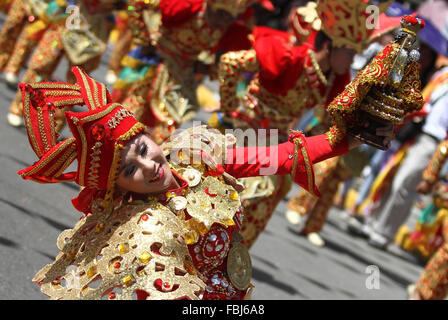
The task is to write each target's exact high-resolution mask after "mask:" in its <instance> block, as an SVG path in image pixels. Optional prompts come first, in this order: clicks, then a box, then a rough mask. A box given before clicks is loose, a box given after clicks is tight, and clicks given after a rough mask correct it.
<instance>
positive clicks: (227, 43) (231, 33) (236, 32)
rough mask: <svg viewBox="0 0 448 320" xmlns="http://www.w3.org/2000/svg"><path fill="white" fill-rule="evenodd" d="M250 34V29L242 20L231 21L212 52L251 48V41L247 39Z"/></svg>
mask: <svg viewBox="0 0 448 320" xmlns="http://www.w3.org/2000/svg"><path fill="white" fill-rule="evenodd" d="M250 34H251V30H250V29H249V28H248V27H247V26H246V25H245V24H244V23H243V22H242V21H237V22H235V23H232V24H231V25H230V27H228V28H227V31H226V33H225V34H224V36H223V37H222V38H221V40H219V43H218V45H217V46H216V47H215V48H213V49H212V52H217V51H219V52H221V53H225V52H229V51H240V50H249V49H250V48H252V43H251V42H250V40H249V35H250Z"/></svg>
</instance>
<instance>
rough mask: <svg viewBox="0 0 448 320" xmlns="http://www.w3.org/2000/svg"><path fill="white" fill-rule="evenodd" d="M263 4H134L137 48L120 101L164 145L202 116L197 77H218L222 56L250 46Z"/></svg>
mask: <svg viewBox="0 0 448 320" xmlns="http://www.w3.org/2000/svg"><path fill="white" fill-rule="evenodd" d="M257 2H259V1H257V0H188V1H176V0H160V1H149V2H148V1H142V0H132V1H130V7H131V8H132V10H131V11H129V12H130V25H131V26H132V28H133V30H134V42H135V43H134V45H135V47H134V48H133V49H132V50H131V52H130V53H129V55H128V57H126V58H125V59H124V61H123V62H124V63H125V64H126V65H125V67H127V68H125V69H124V70H123V72H122V73H121V75H120V76H119V78H118V80H117V82H116V84H115V85H114V92H113V97H114V99H117V101H120V102H123V104H125V105H126V107H127V108H128V109H129V110H130V111H132V112H133V113H134V115H135V117H136V118H137V119H138V120H139V121H142V122H144V123H145V124H147V125H148V126H150V127H151V128H154V130H153V138H154V139H155V140H156V141H157V142H158V143H161V142H163V141H164V140H165V139H166V138H167V137H169V135H170V134H171V133H173V132H174V130H175V129H176V128H178V127H179V126H180V125H181V124H182V123H184V122H186V121H189V120H191V119H192V118H193V116H194V115H195V114H196V111H197V109H198V102H197V96H196V89H197V85H198V80H197V75H198V74H211V75H212V77H213V75H214V74H215V73H216V70H215V69H216V68H215V61H217V57H219V55H220V54H221V53H222V52H226V51H229V50H241V49H246V48H249V47H250V42H249V40H248V38H247V36H248V35H249V34H250V31H251V29H252V24H253V22H252V20H251V19H252V9H251V6H252V5H253V4H255V3H257ZM262 2H263V3H264V5H265V6H268V7H269V8H272V5H271V4H270V2H269V1H262ZM157 19H158V20H160V23H159V24H157V23H154V21H156V20H157Z"/></svg>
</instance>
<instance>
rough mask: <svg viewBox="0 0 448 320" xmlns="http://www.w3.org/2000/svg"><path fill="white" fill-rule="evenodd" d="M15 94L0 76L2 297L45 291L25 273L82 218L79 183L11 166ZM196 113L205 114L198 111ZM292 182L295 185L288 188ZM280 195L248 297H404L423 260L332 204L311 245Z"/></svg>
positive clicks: (22, 151) (22, 148)
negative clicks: (357, 232)
mask: <svg viewBox="0 0 448 320" xmlns="http://www.w3.org/2000/svg"><path fill="white" fill-rule="evenodd" d="M1 23H2V21H0V24H1ZM109 52H110V50H109V51H108V52H107V54H106V55H105V56H104V59H103V63H102V64H101V67H100V68H99V69H98V70H97V71H96V72H95V73H93V76H94V77H95V78H96V79H98V80H104V77H105V74H106V71H107V61H108V58H109V55H108V53H109ZM66 68H67V64H66V62H65V61H64V62H63V63H61V65H60V67H59V68H58V70H57V73H56V75H55V77H57V78H59V79H63V80H64V79H65V71H66ZM14 94H15V91H12V90H11V89H9V88H7V86H6V85H5V83H4V81H3V78H1V81H0V105H1V106H0V108H1V111H2V114H3V116H2V117H0V137H1V142H0V167H1V168H2V169H1V175H0V299H2V300H7V299H8V300H9V299H13V300H16V299H26V300H28V299H46V297H45V296H44V295H43V294H41V293H40V290H39V288H38V286H37V285H35V284H33V283H32V282H31V279H32V277H33V276H34V274H35V273H36V272H37V271H38V270H39V269H41V268H42V267H43V266H45V265H46V264H48V263H50V262H52V261H53V259H54V257H55V256H56V254H57V253H58V249H57V247H56V239H57V236H58V235H59V233H60V232H61V231H63V230H64V229H68V228H71V227H72V226H74V224H75V223H76V221H77V220H78V219H79V218H80V214H79V213H78V212H77V211H76V210H75V209H74V208H72V205H71V202H70V199H71V198H72V197H74V196H75V194H76V193H77V191H78V187H77V186H76V185H74V184H56V185H40V184H37V183H33V182H28V181H24V180H22V179H21V178H20V177H19V176H18V175H17V174H16V172H17V171H18V170H20V169H22V168H25V167H27V166H28V165H30V164H31V163H33V162H34V161H36V157H35V155H34V153H33V152H32V150H31V148H30V146H29V143H28V140H27V136H26V132H25V129H24V128H20V129H17V128H13V127H11V126H9V125H8V123H7V120H6V114H7V110H8V106H9V104H10V102H11V100H12V99H13V96H14ZM201 118H202V119H204V118H206V115H204V114H201ZM297 190H298V187H297V186H294V188H293V190H292V191H291V193H290V194H289V196H292V195H293V194H294V193H295V192H297ZM285 203H286V201H283V202H282V203H281V204H280V206H279V207H278V208H277V210H276V211H275V214H274V216H273V218H272V219H271V221H270V222H269V224H268V226H267V229H266V231H265V232H264V233H263V234H262V235H261V236H260V238H259V239H258V241H257V242H256V243H255V245H254V246H253V248H252V250H251V256H252V263H253V284H254V285H255V290H254V294H253V299H262V300H269V299H273V300H279V299H282V300H290V299H292V300H301V299H366V300H376V299H387V300H396V299H398V300H401V299H406V287H407V285H408V284H411V283H413V282H415V281H416V280H417V279H418V277H419V275H420V273H421V272H422V270H423V267H422V266H421V265H418V264H416V263H415V262H411V261H408V260H405V259H403V258H402V257H399V256H396V255H393V254H391V253H388V252H385V251H380V250H377V249H374V248H372V247H370V246H369V245H368V244H367V242H366V241H365V240H363V239H361V238H357V237H354V236H352V235H350V234H348V233H347V232H346V231H345V222H344V221H343V220H342V219H341V218H340V212H339V211H338V210H336V209H332V210H331V212H330V215H329V220H328V222H327V224H326V225H325V227H324V229H323V232H322V237H323V238H324V240H325V241H326V246H325V247H323V248H317V247H314V246H312V245H311V244H309V243H308V241H307V240H306V238H304V237H301V236H298V235H296V234H294V233H292V232H291V231H289V230H288V225H287V221H286V220H285V218H284V212H285ZM372 266H375V267H372ZM375 268H378V269H375ZM372 270H378V272H379V273H378V274H379V279H378V282H377V284H378V285H379V286H373V287H372V286H369V284H371V283H372V282H371V281H370V279H371V278H369V277H371V276H372V274H371V271H372Z"/></svg>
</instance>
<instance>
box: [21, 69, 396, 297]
mask: <svg viewBox="0 0 448 320" xmlns="http://www.w3.org/2000/svg"><path fill="white" fill-rule="evenodd" d="M73 72H74V74H75V76H76V79H77V83H76V84H69V83H55V82H50V83H37V84H21V85H20V88H21V92H22V95H23V106H24V110H23V111H24V112H23V113H24V120H25V124H26V128H27V132H28V138H29V142H30V145H31V147H32V148H33V150H34V152H35V153H36V154H37V156H38V157H39V161H38V162H36V163H35V164H33V165H31V166H30V167H28V168H26V169H24V170H21V171H19V172H18V173H19V174H20V175H21V177H22V178H24V179H28V180H33V181H36V182H39V183H57V182H64V181H74V182H76V183H78V184H79V185H81V186H82V187H83V190H82V191H81V192H80V194H79V195H78V197H77V198H75V199H73V200H72V202H73V205H74V206H75V208H76V209H77V210H79V211H81V212H83V213H84V214H85V216H84V217H83V218H82V219H81V220H80V221H79V222H78V223H77V224H76V226H75V227H74V229H71V230H66V231H64V232H62V234H61V235H60V236H59V238H58V248H59V249H60V250H61V252H60V253H59V254H58V255H57V257H56V260H55V261H54V262H53V263H52V264H49V265H47V266H46V267H44V268H43V269H42V270H40V271H39V272H38V273H37V274H36V275H35V277H34V279H33V281H35V282H36V283H38V284H39V285H40V286H41V290H42V292H43V293H44V294H46V295H47V296H49V297H50V298H52V299H102V298H104V299H133V298H137V299H243V298H247V297H248V295H249V291H250V288H251V285H250V280H251V261H250V256H249V254H248V252H247V249H246V248H245V247H244V245H242V244H241V243H240V240H241V236H239V234H238V230H239V229H240V228H241V223H242V211H241V208H240V206H241V201H240V197H239V195H238V192H239V191H241V187H242V186H241V185H240V184H238V182H237V180H236V179H235V178H240V177H247V176H253V175H259V174H263V170H264V169H269V168H273V169H274V174H279V175H285V174H291V175H292V178H293V180H294V181H295V182H296V183H298V184H300V185H302V186H304V187H305V188H311V189H313V190H314V192H317V189H316V186H315V185H314V184H313V179H312V178H313V176H312V175H311V176H310V175H309V174H310V172H309V171H307V170H306V169H305V165H311V166H312V164H313V163H315V162H318V161H322V160H325V159H327V158H328V157H332V156H337V155H340V154H343V153H345V152H347V151H348V149H349V148H351V147H356V146H358V145H359V144H360V143H359V142H358V141H355V140H353V139H349V138H344V139H342V141H341V143H339V144H337V145H333V146H332V145H331V144H330V143H329V142H328V140H327V139H326V136H325V135H321V136H314V137H310V138H306V137H304V136H303V135H302V134H301V133H300V132H294V133H292V134H291V135H290V137H289V139H288V141H287V142H285V143H283V144H280V145H276V146H270V147H251V148H236V147H235V142H236V141H235V140H236V139H235V137H234V136H232V135H226V136H224V135H222V134H220V133H219V132H218V131H216V130H210V129H208V128H206V127H205V126H202V127H193V128H192V129H189V130H186V131H184V132H182V133H180V134H179V135H176V136H173V137H171V138H170V140H168V141H167V142H166V143H164V144H163V145H162V146H161V147H159V146H158V145H157V144H156V143H154V141H152V140H151V139H150V134H149V133H148V132H147V131H146V126H145V125H143V124H142V123H139V122H138V121H137V120H136V119H135V118H134V117H133V116H132V114H131V113H130V112H129V111H128V110H126V109H125V108H124V107H123V106H121V105H120V104H118V103H114V102H112V101H111V97H110V94H109V93H108V91H107V89H106V87H105V85H103V84H101V83H98V82H96V81H94V80H93V79H92V78H90V77H89V76H88V75H87V74H85V73H83V72H82V71H81V70H80V69H79V68H77V67H75V68H73ZM84 104H86V105H87V107H88V109H89V110H88V111H85V112H78V113H75V112H71V111H67V112H65V116H66V118H67V122H68V124H69V128H70V130H71V132H72V133H73V137H70V138H68V139H66V140H64V141H61V142H59V143H57V136H58V134H57V132H56V131H55V125H54V112H55V109H64V108H66V107H69V106H73V105H84ZM391 133H392V132H391V131H390V132H389V133H386V135H389V136H390V135H391ZM75 159H77V161H78V165H77V169H76V171H74V172H65V170H66V169H67V168H68V167H69V166H70V165H71V164H72V162H73V161H74V160H75ZM238 159H239V160H238ZM240 160H243V161H240ZM271 166H272V167H271ZM311 168H312V167H311ZM271 173H272V172H271ZM311 174H312V170H311ZM310 179H311V180H310ZM310 182H311V183H310Z"/></svg>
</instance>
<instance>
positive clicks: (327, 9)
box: [316, 0, 392, 53]
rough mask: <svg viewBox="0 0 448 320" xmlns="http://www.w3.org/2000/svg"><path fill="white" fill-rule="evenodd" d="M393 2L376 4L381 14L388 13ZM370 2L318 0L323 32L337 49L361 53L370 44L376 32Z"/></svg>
mask: <svg viewBox="0 0 448 320" xmlns="http://www.w3.org/2000/svg"><path fill="white" fill-rule="evenodd" d="M391 3H392V0H389V1H386V2H382V3H380V4H377V3H375V5H376V8H378V10H379V13H382V12H384V11H386V9H387V7H388V6H389V5H390V4H391ZM372 4H373V3H372V1H370V0H361V1H359V0H345V1H337V0H318V1H317V6H316V10H317V13H318V15H319V18H320V20H321V23H322V27H321V28H322V29H321V30H322V31H324V32H325V34H327V35H328V36H329V37H330V38H331V39H332V43H333V46H335V47H348V48H351V49H354V50H356V51H357V52H358V53H361V52H362V51H363V50H364V49H365V48H367V47H368V45H369V44H370V41H371V39H370V37H371V35H372V34H373V32H374V31H375V27H376V26H375V25H373V24H372V23H371V18H372V17H371V13H370V11H369V10H367V8H368V7H369V6H370V5H372Z"/></svg>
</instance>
